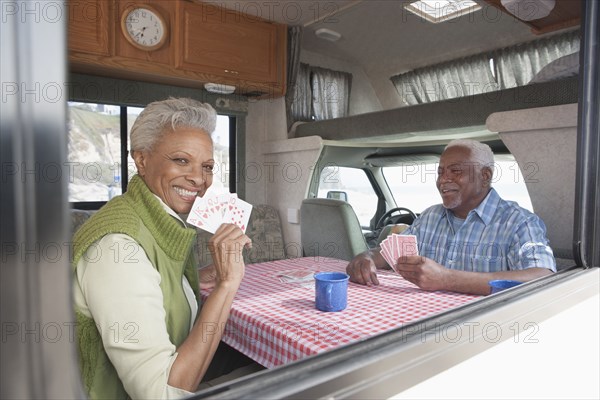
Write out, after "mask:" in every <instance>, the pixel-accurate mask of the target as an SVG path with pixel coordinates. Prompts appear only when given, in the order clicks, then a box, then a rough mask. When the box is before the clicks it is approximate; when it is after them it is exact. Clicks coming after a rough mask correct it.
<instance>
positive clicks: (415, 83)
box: [391, 54, 498, 105]
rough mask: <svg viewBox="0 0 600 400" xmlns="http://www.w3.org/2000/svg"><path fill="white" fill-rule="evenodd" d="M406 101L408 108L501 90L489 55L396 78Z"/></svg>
mask: <svg viewBox="0 0 600 400" xmlns="http://www.w3.org/2000/svg"><path fill="white" fill-rule="evenodd" d="M391 81H392V83H393V84H394V86H395V87H396V90H397V91H398V94H400V97H401V99H402V101H403V102H404V103H405V104H407V105H415V104H422V103H429V102H433V101H439V100H446V99H452V98H455V97H462V96H470V95H473V94H480V93H486V92H490V91H493V90H497V89H498V84H497V83H496V80H495V79H494V76H493V75H492V70H491V68H490V63H489V57H488V56H487V55H485V54H481V55H477V56H472V57H468V58H463V59H460V60H454V61H450V62H446V63H442V64H437V65H433V66H430V67H424V68H418V69H415V70H413V71H410V72H407V73H405V74H400V75H396V76H393V77H392V78H391Z"/></svg>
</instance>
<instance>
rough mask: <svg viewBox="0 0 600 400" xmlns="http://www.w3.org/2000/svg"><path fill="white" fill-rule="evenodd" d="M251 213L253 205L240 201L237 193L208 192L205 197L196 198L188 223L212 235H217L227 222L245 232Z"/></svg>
mask: <svg viewBox="0 0 600 400" xmlns="http://www.w3.org/2000/svg"><path fill="white" fill-rule="evenodd" d="M251 211H252V205H250V204H248V203H246V202H245V201H243V200H240V199H238V198H237V195H236V194H235V193H221V194H218V193H215V192H207V193H205V194H204V197H196V199H195V200H194V204H193V205H192V210H191V211H190V213H189V215H188V218H187V222H188V223H189V224H192V225H194V226H197V227H198V228H201V229H203V230H205V231H207V232H210V233H215V232H216V230H217V229H218V228H219V226H221V224H223V223H225V222H227V223H234V224H236V225H238V226H239V227H240V228H241V229H242V230H243V231H245V230H246V226H247V225H248V219H249V218H250V212H251ZM227 212H229V214H227ZM226 214H227V215H226Z"/></svg>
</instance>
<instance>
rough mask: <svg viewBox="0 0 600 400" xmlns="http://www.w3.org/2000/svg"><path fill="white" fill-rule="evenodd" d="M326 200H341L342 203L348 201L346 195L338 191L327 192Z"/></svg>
mask: <svg viewBox="0 0 600 400" xmlns="http://www.w3.org/2000/svg"><path fill="white" fill-rule="evenodd" d="M327 198H328V199H335V200H343V201H346V202H347V201H348V193H346V192H342V191H340V190H330V191H328V192H327Z"/></svg>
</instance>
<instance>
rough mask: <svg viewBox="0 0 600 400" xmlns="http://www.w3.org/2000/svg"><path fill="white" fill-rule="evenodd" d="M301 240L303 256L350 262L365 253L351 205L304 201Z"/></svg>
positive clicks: (331, 201) (363, 238)
mask: <svg viewBox="0 0 600 400" xmlns="http://www.w3.org/2000/svg"><path fill="white" fill-rule="evenodd" d="M300 237H301V241H302V252H303V254H304V256H305V257H314V256H321V257H332V258H337V259H340V260H346V261H350V260H351V259H352V258H354V256H356V255H357V254H359V253H362V252H364V251H367V250H368V246H367V242H366V240H365V237H364V235H363V231H362V228H361V226H360V222H359V221H358V218H357V217H356V214H355V213H354V209H353V208H352V206H351V205H350V204H349V203H347V202H345V201H342V200H336V199H319V198H315V199H304V200H303V201H302V205H301V207H300Z"/></svg>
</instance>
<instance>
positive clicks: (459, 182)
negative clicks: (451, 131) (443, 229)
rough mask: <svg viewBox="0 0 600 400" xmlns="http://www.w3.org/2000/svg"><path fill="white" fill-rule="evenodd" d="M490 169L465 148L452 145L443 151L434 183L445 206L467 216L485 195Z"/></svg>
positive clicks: (455, 212)
mask: <svg viewBox="0 0 600 400" xmlns="http://www.w3.org/2000/svg"><path fill="white" fill-rule="evenodd" d="M491 179H492V172H491V170H490V169H489V168H487V167H483V166H482V165H481V163H480V162H479V161H478V160H476V159H475V158H473V157H472V156H471V150H470V149H468V148H466V147H459V146H456V147H451V148H449V149H448V150H446V151H444V152H443V153H442V156H441V157H440V165H439V167H438V177H437V181H436V186H437V188H438V190H439V192H440V195H441V196H442V202H443V204H444V207H445V208H447V209H449V210H452V212H453V213H454V215H456V216H457V217H459V218H466V217H467V214H468V213H469V211H471V210H472V209H474V208H475V207H477V206H478V205H479V203H481V201H482V200H483V199H484V198H485V196H486V195H487V194H488V192H489V189H490V181H491Z"/></svg>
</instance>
